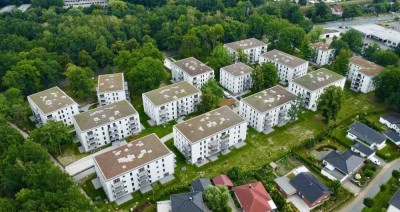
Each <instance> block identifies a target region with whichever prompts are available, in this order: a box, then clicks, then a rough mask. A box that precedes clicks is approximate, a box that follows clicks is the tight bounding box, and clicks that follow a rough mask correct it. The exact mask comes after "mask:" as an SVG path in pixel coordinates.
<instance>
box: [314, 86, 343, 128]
mask: <svg viewBox="0 0 400 212" xmlns="http://www.w3.org/2000/svg"><path fill="white" fill-rule="evenodd" d="M342 103H343V91H342V89H340V88H339V87H336V86H330V87H328V88H327V89H325V91H324V93H323V94H322V95H321V96H320V97H319V100H318V110H320V111H322V116H324V118H325V121H326V123H329V121H330V120H336V117H337V115H338V113H339V111H340V109H341V108H342Z"/></svg>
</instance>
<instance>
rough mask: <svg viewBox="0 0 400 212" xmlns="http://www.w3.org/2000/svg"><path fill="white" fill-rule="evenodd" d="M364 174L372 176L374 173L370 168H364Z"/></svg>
mask: <svg viewBox="0 0 400 212" xmlns="http://www.w3.org/2000/svg"><path fill="white" fill-rule="evenodd" d="M364 174H365V176H366V177H372V175H374V171H372V170H370V169H366V170H365V171H364Z"/></svg>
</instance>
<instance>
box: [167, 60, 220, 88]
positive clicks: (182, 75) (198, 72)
mask: <svg viewBox="0 0 400 212" xmlns="http://www.w3.org/2000/svg"><path fill="white" fill-rule="evenodd" d="M171 73H172V80H173V81H175V82H180V81H186V82H189V83H190V84H192V85H193V86H194V87H196V88H198V89H200V88H201V87H202V86H203V85H204V84H205V83H206V82H207V81H208V80H209V79H213V78H214V70H213V69H212V68H210V67H208V66H207V65H206V64H204V63H202V62H200V61H199V60H197V59H196V58H194V57H189V58H186V59H182V60H178V61H176V62H174V63H172V64H171Z"/></svg>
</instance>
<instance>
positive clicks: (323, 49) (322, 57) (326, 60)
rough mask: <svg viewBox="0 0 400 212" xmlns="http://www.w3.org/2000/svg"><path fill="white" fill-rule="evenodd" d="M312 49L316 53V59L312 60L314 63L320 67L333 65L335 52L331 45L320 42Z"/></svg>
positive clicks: (313, 45) (314, 44)
mask: <svg viewBox="0 0 400 212" xmlns="http://www.w3.org/2000/svg"><path fill="white" fill-rule="evenodd" d="M312 47H313V48H314V51H315V57H314V58H312V60H311V61H312V62H314V63H316V64H317V65H319V66H323V65H328V64H331V62H332V60H333V57H334V50H333V49H332V48H331V47H330V44H328V43H323V42H318V43H313V44H312Z"/></svg>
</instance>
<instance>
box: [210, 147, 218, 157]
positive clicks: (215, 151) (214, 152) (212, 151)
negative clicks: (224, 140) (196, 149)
mask: <svg viewBox="0 0 400 212" xmlns="http://www.w3.org/2000/svg"><path fill="white" fill-rule="evenodd" d="M218 151H219V150H218V146H217V148H214V149H211V150H209V151H208V154H209V155H214V154H216V153H218Z"/></svg>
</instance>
